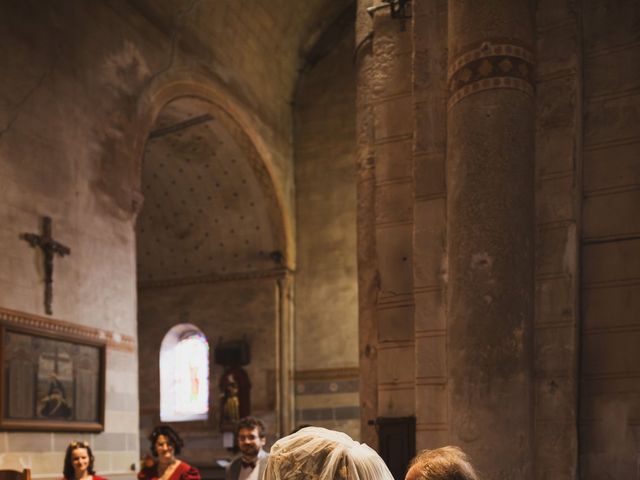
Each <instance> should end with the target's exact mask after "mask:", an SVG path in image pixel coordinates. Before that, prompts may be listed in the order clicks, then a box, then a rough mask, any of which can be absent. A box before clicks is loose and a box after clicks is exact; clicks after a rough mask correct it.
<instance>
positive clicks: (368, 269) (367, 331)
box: [355, 0, 378, 448]
mask: <svg viewBox="0 0 640 480" xmlns="http://www.w3.org/2000/svg"><path fill="white" fill-rule="evenodd" d="M370 5H371V1H370V0H362V1H359V2H358V9H357V14H356V15H357V16H356V52H355V56H356V68H357V77H356V161H357V169H358V173H357V175H358V177H357V182H358V187H357V188H358V192H357V199H358V205H357V231H358V232H357V235H358V239H357V247H358V335H359V361H360V425H361V427H360V440H361V441H362V442H365V443H367V444H368V445H370V446H372V447H373V448H376V446H377V445H378V436H377V435H376V430H375V427H374V426H373V425H371V424H369V420H372V419H375V418H376V417H377V415H378V367H377V365H378V364H377V347H378V345H377V342H378V327H377V323H376V311H375V305H376V297H377V292H378V277H377V263H376V241H375V240H376V239H375V209H374V205H375V170H374V164H375V159H374V147H373V138H374V131H373V107H372V105H371V96H372V87H371V83H372V76H373V68H374V67H373V65H374V62H373V55H372V48H371V46H372V41H371V37H372V34H371V33H370V32H372V23H373V22H372V21H371V17H370V16H369V14H368V13H367V7H369V6H370Z"/></svg>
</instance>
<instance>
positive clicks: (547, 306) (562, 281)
mask: <svg viewBox="0 0 640 480" xmlns="http://www.w3.org/2000/svg"><path fill="white" fill-rule="evenodd" d="M574 304H575V298H574V292H573V283H572V281H571V277H570V276H564V277H560V278H550V279H544V280H538V281H537V282H536V309H535V311H536V313H535V323H536V325H537V326H540V325H544V324H554V323H565V322H567V321H570V320H572V319H574V318H575V317H574Z"/></svg>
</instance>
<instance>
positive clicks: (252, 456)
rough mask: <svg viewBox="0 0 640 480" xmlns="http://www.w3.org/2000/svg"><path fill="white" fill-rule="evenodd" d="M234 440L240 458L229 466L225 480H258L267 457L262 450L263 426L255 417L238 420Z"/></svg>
mask: <svg viewBox="0 0 640 480" xmlns="http://www.w3.org/2000/svg"><path fill="white" fill-rule="evenodd" d="M236 439H237V441H238V448H240V456H239V457H237V458H235V459H234V460H233V461H232V462H231V463H230V464H229V467H228V468H227V474H226V480H259V479H260V478H262V472H264V468H265V466H266V464H267V461H266V460H267V457H268V456H269V454H268V453H267V452H265V451H264V450H263V448H262V447H264V444H265V442H266V438H265V428H264V424H263V423H262V421H261V420H259V419H257V418H255V417H245V418H242V419H240V421H239V422H238V425H237V426H236Z"/></svg>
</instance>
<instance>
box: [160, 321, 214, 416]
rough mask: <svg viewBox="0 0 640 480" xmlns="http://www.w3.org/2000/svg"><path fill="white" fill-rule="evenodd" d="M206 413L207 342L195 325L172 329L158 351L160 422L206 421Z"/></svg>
mask: <svg viewBox="0 0 640 480" xmlns="http://www.w3.org/2000/svg"><path fill="white" fill-rule="evenodd" d="M208 413H209V342H208V341H207V337H205V336H204V334H203V333H202V332H201V331H200V330H199V329H198V328H197V327H196V326H195V325H191V324H188V323H183V324H180V325H176V326H175V327H173V328H172V329H171V330H169V332H168V333H167V334H166V335H165V337H164V340H163V341H162V346H161V347H160V419H161V420H162V421H163V422H180V421H191V420H206V418H207V416H208Z"/></svg>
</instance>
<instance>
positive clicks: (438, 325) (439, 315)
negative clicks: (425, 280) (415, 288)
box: [413, 289, 446, 331]
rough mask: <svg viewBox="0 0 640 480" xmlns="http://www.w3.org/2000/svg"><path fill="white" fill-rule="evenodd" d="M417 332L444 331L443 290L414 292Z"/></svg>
mask: <svg viewBox="0 0 640 480" xmlns="http://www.w3.org/2000/svg"><path fill="white" fill-rule="evenodd" d="M413 297H414V301H415V326H416V327H415V328H416V331H423V330H444V329H445V328H446V316H445V313H444V309H445V305H444V292H443V290H442V289H439V290H433V291H428V292H414V294H413Z"/></svg>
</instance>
